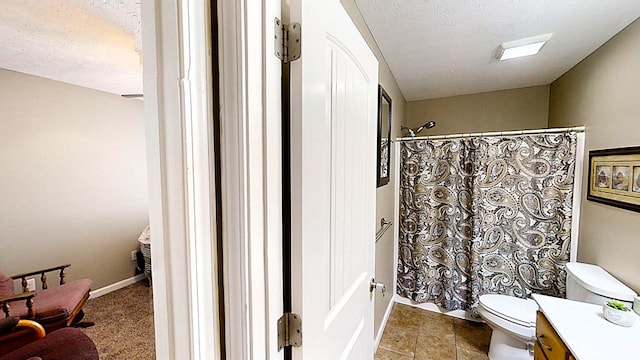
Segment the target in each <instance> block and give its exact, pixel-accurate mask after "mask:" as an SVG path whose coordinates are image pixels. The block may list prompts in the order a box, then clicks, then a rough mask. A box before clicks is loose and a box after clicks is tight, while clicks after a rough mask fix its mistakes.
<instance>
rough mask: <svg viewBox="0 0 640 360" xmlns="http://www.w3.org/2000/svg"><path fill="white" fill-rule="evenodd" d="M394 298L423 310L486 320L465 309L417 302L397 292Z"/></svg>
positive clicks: (468, 318)
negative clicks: (453, 308)
mask: <svg viewBox="0 0 640 360" xmlns="http://www.w3.org/2000/svg"><path fill="white" fill-rule="evenodd" d="M394 300H395V301H396V302H397V303H399V304H404V305H409V306H413V307H417V308H419V309H422V310H427V311H433V312H436V313H440V314H444V315H448V316H452V317H455V318H458V319H465V320H470V321H475V322H484V321H483V320H482V319H478V318H475V317H473V316H472V315H471V313H469V312H468V311H465V310H445V309H443V308H441V307H439V306H437V305H436V304H434V303H417V302H414V301H412V300H411V299H407V298H405V297H402V296H400V295H397V294H396V295H395V296H394Z"/></svg>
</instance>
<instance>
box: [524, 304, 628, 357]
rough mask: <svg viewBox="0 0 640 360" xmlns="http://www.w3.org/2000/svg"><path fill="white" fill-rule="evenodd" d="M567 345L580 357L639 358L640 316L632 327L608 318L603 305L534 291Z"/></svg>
mask: <svg viewBox="0 0 640 360" xmlns="http://www.w3.org/2000/svg"><path fill="white" fill-rule="evenodd" d="M533 299H534V300H535V301H536V302H537V303H538V305H539V306H540V311H542V313H543V314H544V315H545V316H546V317H547V319H548V320H549V322H550V323H551V326H553V328H554V329H555V330H556V332H557V333H558V335H560V338H562V341H564V343H565V345H567V347H568V348H569V350H571V353H572V354H573V356H574V357H575V358H576V359H578V360H590V359H616V360H618V359H620V360H622V359H640V346H638V344H640V316H638V315H637V314H635V313H634V316H636V321H635V322H634V324H633V326H631V327H623V326H620V325H616V324H613V323H611V322H609V321H608V320H607V319H605V318H604V317H603V316H602V306H599V305H593V304H587V303H583V302H578V301H572V300H567V299H560V298H555V297H550V296H545V295H537V294H534V295H533Z"/></svg>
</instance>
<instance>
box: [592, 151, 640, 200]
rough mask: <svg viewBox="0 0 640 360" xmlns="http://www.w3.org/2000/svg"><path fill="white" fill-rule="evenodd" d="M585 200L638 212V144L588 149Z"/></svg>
mask: <svg viewBox="0 0 640 360" xmlns="http://www.w3.org/2000/svg"><path fill="white" fill-rule="evenodd" d="M587 199H589V200H592V201H596V202H599V203H603V204H607V205H611V206H616V207H620V208H623V209H627V210H633V211H637V212H640V146H638V147H628V148H619V149H605V150H592V151H589V190H588V192H587Z"/></svg>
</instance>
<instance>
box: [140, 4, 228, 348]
mask: <svg viewBox="0 0 640 360" xmlns="http://www.w3.org/2000/svg"><path fill="white" fill-rule="evenodd" d="M209 14H210V10H209V7H208V4H207V3H206V2H198V1H188V0H183V1H179V0H178V1H175V2H168V1H155V2H146V1H145V2H142V19H143V22H142V27H143V32H142V34H143V44H144V54H145V56H144V96H145V98H144V108H145V122H146V128H147V160H148V165H147V166H148V178H149V200H150V201H149V202H150V206H149V207H150V210H149V212H150V213H149V221H150V224H151V234H152V237H151V239H152V246H151V253H152V259H153V268H152V272H153V291H154V314H155V334H156V335H155V336H156V358H157V359H217V358H220V357H219V354H220V344H219V341H218V338H219V324H218V320H219V316H218V312H217V309H218V294H217V278H218V273H217V263H216V224H215V218H216V214H215V187H214V185H215V181H216V174H215V168H214V162H213V159H212V157H213V143H214V141H215V139H214V137H213V131H212V104H211V99H212V94H213V89H212V87H211V83H212V82H211V52H210V47H211V34H210V33H209V27H210V17H209Z"/></svg>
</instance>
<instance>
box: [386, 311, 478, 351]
mask: <svg viewBox="0 0 640 360" xmlns="http://www.w3.org/2000/svg"><path fill="white" fill-rule="evenodd" d="M490 340H491V328H490V327H489V326H488V325H486V324H484V323H479V322H473V321H467V320H462V319H457V318H453V317H450V316H447V315H443V314H438V313H435V312H432V311H427V310H422V309H418V308H415V307H412V306H408V305H403V304H398V303H396V304H395V305H394V306H393V310H392V311H391V315H390V316H389V320H388V321H387V325H386V326H385V329H384V333H383V334H382V339H381V340H380V345H379V346H378V351H377V352H376V356H375V360H412V359H414V360H463V359H464V360H481V359H488V357H487V351H488V350H489V341H490Z"/></svg>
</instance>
